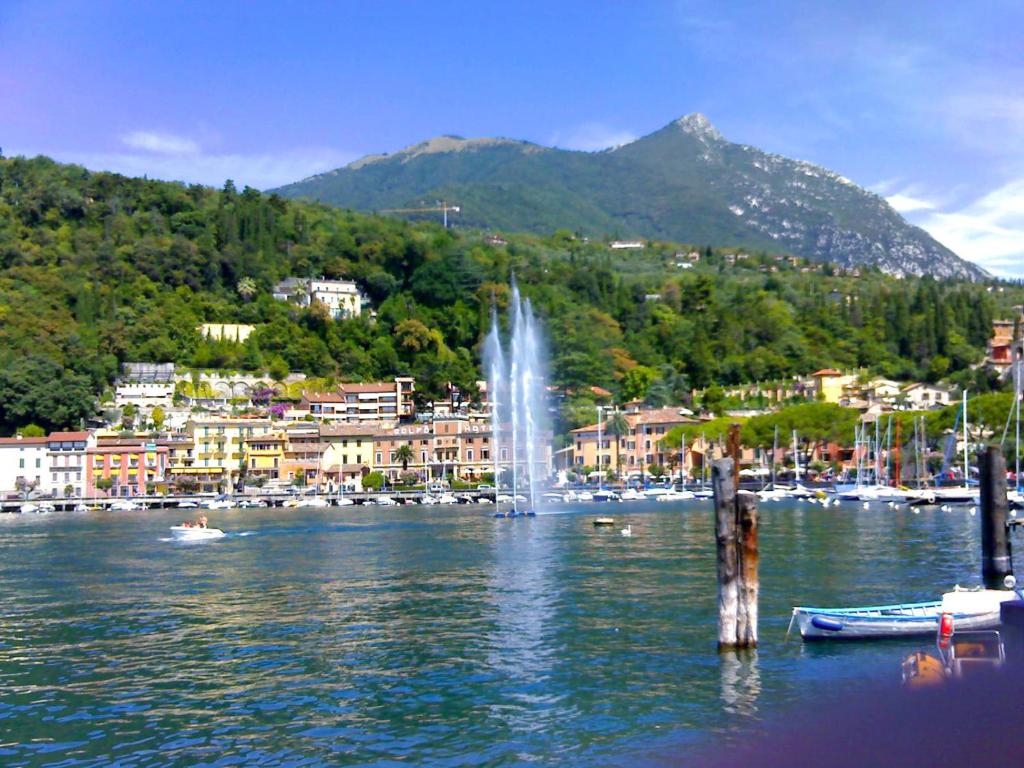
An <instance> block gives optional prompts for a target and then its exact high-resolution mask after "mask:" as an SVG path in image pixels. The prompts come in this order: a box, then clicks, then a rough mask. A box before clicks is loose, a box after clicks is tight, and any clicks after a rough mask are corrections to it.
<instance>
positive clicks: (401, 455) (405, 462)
mask: <svg viewBox="0 0 1024 768" xmlns="http://www.w3.org/2000/svg"><path fill="white" fill-rule="evenodd" d="M413 455H414V454H413V450H412V447H411V446H410V445H409V444H408V443H403V444H402V445H400V446H398V448H397V449H396V450H395V458H396V459H398V460H399V461H400V462H402V471H403V472H405V471H406V470H408V469H409V462H410V461H412V459H413Z"/></svg>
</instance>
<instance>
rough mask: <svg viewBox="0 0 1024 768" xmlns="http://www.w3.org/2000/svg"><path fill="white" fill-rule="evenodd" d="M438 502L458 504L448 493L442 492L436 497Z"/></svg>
mask: <svg viewBox="0 0 1024 768" xmlns="http://www.w3.org/2000/svg"><path fill="white" fill-rule="evenodd" d="M437 503H438V504H458V503H459V500H458V499H457V498H455V496H454V495H452V494H450V493H442V494H441V495H440V496H438V497H437Z"/></svg>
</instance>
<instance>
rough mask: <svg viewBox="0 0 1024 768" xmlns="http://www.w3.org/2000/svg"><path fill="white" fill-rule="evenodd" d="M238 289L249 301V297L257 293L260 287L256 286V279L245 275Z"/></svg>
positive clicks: (239, 293) (239, 282)
mask: <svg viewBox="0 0 1024 768" xmlns="http://www.w3.org/2000/svg"><path fill="white" fill-rule="evenodd" d="M237 290H238V295H239V296H241V297H242V298H243V299H245V300H246V301H249V299H251V298H252V297H253V296H255V295H256V291H257V290H258V289H257V287H256V281H255V280H253V279H252V278H251V277H243V278H242V279H241V280H239V281H238V286H237Z"/></svg>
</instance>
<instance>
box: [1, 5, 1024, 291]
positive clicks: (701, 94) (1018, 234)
mask: <svg viewBox="0 0 1024 768" xmlns="http://www.w3.org/2000/svg"><path fill="white" fill-rule="evenodd" d="M1022 29H1024V4H1022V3H1018V2H983V3H963V2H957V3H953V2H919V3H914V2H884V3H883V2H872V1H871V0H856V1H845V0H833V1H832V2H825V3H822V2H806V3H805V2H765V1H762V2H749V3H748V2H732V3H724V2H719V3H715V2H706V3H704V2H642V1H634V2H616V3H610V2H609V3H600V2H550V1H549V2H529V1H526V2H517V3H497V2H495V3H488V2H484V3H481V2H471V1H470V0H466V1H465V2H444V0H434V1H433V2H429V3H414V2H408V3H402V2H391V3H367V2H335V3H313V2H304V3H288V4H286V3H261V2H248V3H240V2H239V3H230V2H196V3H187V2H180V3H175V4H173V5H172V4H170V3H167V4H160V3H156V2H152V3H128V2H101V1H99V0H93V1H92V2H47V1H46V0H33V1H32V2H19V1H18V0H13V1H12V0H5V1H4V2H0V147H2V148H3V151H4V153H5V154H7V155H13V154H37V153H44V154H48V155H51V156H53V157H56V158H58V159H60V160H67V161H75V162H80V163H82V164H84V165H86V166H88V167H91V168H109V169H112V170H118V171H121V172H125V173H132V174H143V173H145V174H148V175H150V176H153V177H159V178H171V179H182V180H188V181H200V182H204V183H208V184H214V185H220V184H221V183H222V182H223V180H224V179H225V178H228V177H230V178H233V179H235V181H236V182H237V183H240V184H245V183H248V184H251V185H253V186H257V187H260V188H267V187H270V186H274V185H277V184H282V183H286V182H288V181H293V180H297V179H299V178H303V177H305V176H308V175H310V174H312V173H315V172H318V171H323V170H327V169H329V168H333V167H337V166H339V165H342V164H344V163H346V162H348V161H350V160H353V159H355V158H357V157H359V156H362V155H364V154H369V153H376V152H390V151H394V150H396V149H399V148H401V147H403V146H406V145H408V144H411V143H414V142H417V141H420V140H422V139H425V138H428V137H430V136H434V135H437V134H442V133H453V134H459V135H462V136H509V137H514V138H523V139H529V140H532V141H536V142H539V143H542V144H547V145H557V146H561V147H567V148H574V149H586V150H593V149H600V148H603V147H606V146H609V145H612V144H618V143H622V142H625V141H629V140H630V139H632V138H635V137H637V136H641V135H643V134H645V133H649V132H651V131H653V130H656V129H658V128H660V127H662V126H663V125H665V124H667V123H668V122H670V121H671V120H673V119H675V118H677V117H680V116H681V115H684V114H688V113H690V112H696V111H699V112H702V113H704V114H705V115H707V116H708V117H709V119H710V120H711V121H712V122H713V123H714V124H715V125H716V126H717V127H718V128H719V130H720V131H722V133H723V134H725V136H726V137H727V138H729V139H730V140H732V141H737V142H742V143H746V144H752V145H755V146H758V147H761V148H763V149H766V150H769V151H773V152H778V153H781V154H785V155H789V156H791V157H796V158H800V159H804V160H809V161H812V162H815V163H819V164H821V165H824V166H826V167H828V168H831V169H833V170H835V171H837V172H839V173H841V174H843V175H844V176H846V177H848V178H850V179H853V180H854V181H856V182H857V183H859V184H861V185H862V186H865V187H868V188H870V189H873V190H875V191H876V192H878V193H880V194H883V195H885V196H886V197H888V198H889V199H890V201H891V202H892V203H893V204H894V205H895V206H896V207H897V209H898V210H900V211H901V212H902V213H903V214H904V215H905V216H907V218H909V219H910V220H911V221H913V222H915V223H917V224H920V225H921V226H923V227H925V228H926V229H928V230H929V231H930V232H932V234H934V235H935V236H936V237H937V238H938V239H939V240H940V241H941V242H943V243H945V244H946V245H948V246H949V247H951V248H953V249H954V250H955V251H957V252H958V253H959V254H960V255H962V256H964V257H965V258H969V259H972V260H974V261H976V262H978V263H980V264H982V265H984V266H986V267H987V268H988V269H990V270H991V271H993V272H995V273H998V274H1003V275H1016V276H1024V43H1022V42H1021V36H1020V31H1021V30H1022Z"/></svg>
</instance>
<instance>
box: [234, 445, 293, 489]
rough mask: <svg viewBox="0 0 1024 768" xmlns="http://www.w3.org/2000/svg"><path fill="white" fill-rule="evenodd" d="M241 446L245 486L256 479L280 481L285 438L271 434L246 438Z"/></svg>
mask: <svg viewBox="0 0 1024 768" xmlns="http://www.w3.org/2000/svg"><path fill="white" fill-rule="evenodd" d="M243 445H244V451H245V458H244V464H245V480H246V483H247V484H252V481H253V480H256V479H257V478H262V479H263V480H264V481H273V480H279V479H280V477H281V465H282V464H283V463H284V445H285V438H284V436H283V435H282V434H280V433H271V434H265V435H258V436H256V437H247V438H245V440H244V441H243Z"/></svg>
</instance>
